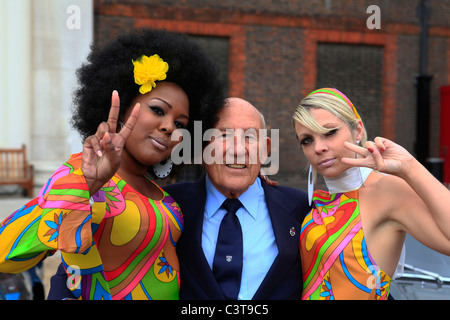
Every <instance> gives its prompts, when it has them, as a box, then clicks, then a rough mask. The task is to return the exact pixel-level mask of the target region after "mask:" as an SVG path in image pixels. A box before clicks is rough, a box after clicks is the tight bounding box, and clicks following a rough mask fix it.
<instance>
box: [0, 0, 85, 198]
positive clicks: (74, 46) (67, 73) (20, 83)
mask: <svg viewBox="0 0 450 320" xmlns="http://www.w3.org/2000/svg"><path fill="white" fill-rule="evenodd" d="M0 21H1V25H2V27H1V28H0V119H1V121H0V148H19V147H20V146H21V145H22V144H25V145H26V146H27V150H28V152H27V153H28V160H29V161H30V162H31V163H32V164H33V165H34V170H35V190H36V189H39V188H40V187H41V186H42V185H43V184H44V183H45V182H46V181H47V179H48V178H49V176H50V175H51V174H52V173H53V172H54V170H55V169H57V168H58V167H59V166H60V165H61V164H62V163H64V162H65V161H66V160H67V159H68V157H69V155H70V154H72V153H76V152H80V151H81V146H82V141H81V139H80V137H79V135H78V133H77V132H75V131H74V130H73V129H72V128H71V126H70V123H69V119H70V117H71V107H72V97H73V91H74V89H75V88H76V85H77V80H76V75H75V71H76V69H77V68H79V67H80V65H81V64H82V63H83V62H84V61H86V57H87V55H88V53H89V49H90V45H91V44H92V42H93V0H2V1H0Z"/></svg>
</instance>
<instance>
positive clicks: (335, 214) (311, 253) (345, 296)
mask: <svg viewBox="0 0 450 320" xmlns="http://www.w3.org/2000/svg"><path fill="white" fill-rule="evenodd" d="M313 203H314V204H313V209H312V210H311V212H310V213H309V214H308V215H307V216H306V218H305V220H304V222H303V224H302V230H301V235H300V252H301V257H302V272H303V294H302V299H303V300H334V299H341V300H383V299H387V298H388V294H389V287H390V281H391V279H390V278H389V276H388V275H387V274H385V273H384V272H383V271H382V270H381V269H380V268H379V267H378V266H377V264H376V263H375V261H374V260H373V259H372V257H371V256H370V253H369V251H368V249H367V245H366V241H365V238H364V234H363V230H362V226H361V216H360V210H359V200H358V190H353V191H349V192H342V193H334V194H330V193H329V192H326V191H315V192H314V195H313Z"/></svg>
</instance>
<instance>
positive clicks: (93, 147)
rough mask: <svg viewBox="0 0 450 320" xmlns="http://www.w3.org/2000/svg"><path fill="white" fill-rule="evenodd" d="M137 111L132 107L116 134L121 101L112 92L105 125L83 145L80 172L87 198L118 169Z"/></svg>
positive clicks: (136, 108)
mask: <svg viewBox="0 0 450 320" xmlns="http://www.w3.org/2000/svg"><path fill="white" fill-rule="evenodd" d="M139 108H140V105H139V104H136V106H134V108H133V110H132V112H131V114H130V116H129V118H128V120H127V121H126V123H125V124H124V125H123V127H122V128H121V129H120V131H119V132H117V122H118V119H119V111H120V99H119V94H118V93H117V91H114V92H113V94H112V98H111V109H110V111H109V116H108V121H107V122H102V123H101V124H100V125H99V126H98V128H97V132H96V133H95V134H94V135H92V136H89V137H87V138H86V140H85V141H84V143H83V157H82V164H81V171H82V172H83V175H84V177H85V179H86V181H87V183H88V185H89V192H90V195H93V194H94V193H96V192H97V191H98V190H99V189H100V188H101V187H102V186H103V185H104V184H105V183H106V182H107V181H108V180H109V179H111V178H112V176H113V175H114V174H115V173H116V172H117V170H118V169H119V167H120V159H121V156H122V151H123V147H124V145H125V142H126V141H127V139H128V137H129V136H130V134H131V132H132V131H133V129H134V126H135V124H136V121H137V119H138V116H139Z"/></svg>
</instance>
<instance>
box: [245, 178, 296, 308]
mask: <svg viewBox="0 0 450 320" xmlns="http://www.w3.org/2000/svg"><path fill="white" fill-rule="evenodd" d="M261 183H262V186H263V188H264V193H265V199H266V204H267V208H268V210H269V215H270V219H271V222H272V227H273V231H274V234H275V240H276V243H277V247H278V255H277V257H276V258H275V261H274V262H273V264H272V266H271V267H270V269H269V272H268V273H267V275H266V276H265V278H264V280H263V282H262V283H261V286H260V287H259V288H258V290H257V291H256V293H255V295H254V297H253V299H254V300H262V299H266V296H267V294H268V293H270V292H273V290H274V287H276V286H277V284H278V283H279V282H280V280H281V279H282V278H283V277H284V276H285V272H284V270H286V267H287V266H290V265H291V264H292V263H294V262H295V260H296V259H297V257H298V256H297V255H296V254H297V252H295V250H297V251H298V250H299V248H298V245H299V241H300V228H301V225H300V223H299V222H298V221H297V220H296V219H295V218H294V215H291V211H292V210H294V208H293V207H292V206H290V205H289V204H290V203H291V202H290V200H289V199H288V198H287V197H285V196H284V195H283V193H282V192H281V191H279V190H274V188H273V187H270V186H268V185H267V184H266V183H265V182H263V181H262V182H261ZM291 201H292V200H291ZM299 268H300V266H299Z"/></svg>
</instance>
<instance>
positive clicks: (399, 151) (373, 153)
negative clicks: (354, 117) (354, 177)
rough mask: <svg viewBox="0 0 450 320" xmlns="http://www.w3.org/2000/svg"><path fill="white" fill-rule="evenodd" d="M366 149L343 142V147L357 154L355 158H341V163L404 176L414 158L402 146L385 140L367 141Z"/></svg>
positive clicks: (378, 138)
mask: <svg viewBox="0 0 450 320" xmlns="http://www.w3.org/2000/svg"><path fill="white" fill-rule="evenodd" d="M365 146H366V148H363V147H360V146H357V145H354V144H352V143H349V142H345V147H346V148H347V149H349V150H351V151H353V152H355V153H357V154H358V157H357V158H343V159H342V162H343V163H346V164H349V165H351V166H354V167H368V168H372V169H374V170H378V171H380V172H384V173H388V174H393V175H397V176H404V175H405V174H407V173H408V171H409V170H410V167H411V164H412V163H413V162H414V161H416V160H415V159H414V157H413V156H412V155H411V154H410V153H409V152H408V151H407V150H406V149H405V148H403V147H402V146H400V145H398V144H396V143H394V142H392V141H391V140H388V139H386V138H381V137H377V138H375V140H374V142H371V141H368V142H366V144H365Z"/></svg>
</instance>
